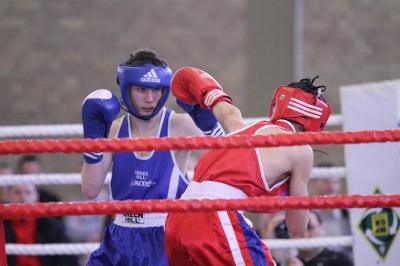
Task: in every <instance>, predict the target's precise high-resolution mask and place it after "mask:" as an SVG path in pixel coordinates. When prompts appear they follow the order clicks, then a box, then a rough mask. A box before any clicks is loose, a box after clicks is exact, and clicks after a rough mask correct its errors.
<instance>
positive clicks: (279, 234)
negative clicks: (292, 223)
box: [274, 219, 289, 238]
mask: <svg viewBox="0 0 400 266" xmlns="http://www.w3.org/2000/svg"><path fill="white" fill-rule="evenodd" d="M274 234H275V237H276V238H289V233H288V228H287V225H286V221H285V219H283V220H282V222H280V223H279V224H278V225H277V226H275V228H274Z"/></svg>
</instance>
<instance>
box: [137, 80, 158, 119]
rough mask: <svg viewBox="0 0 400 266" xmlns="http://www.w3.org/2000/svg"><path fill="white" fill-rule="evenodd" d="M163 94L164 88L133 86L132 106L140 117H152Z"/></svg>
mask: <svg viewBox="0 0 400 266" xmlns="http://www.w3.org/2000/svg"><path fill="white" fill-rule="evenodd" d="M162 92H163V91H162V87H159V88H143V87H139V86H132V87H131V90H130V93H131V102H132V105H133V107H134V108H135V110H136V111H137V112H138V113H139V114H140V115H142V116H148V115H151V114H153V112H154V110H155V109H156V107H157V104H158V102H159V101H160V99H161V97H162Z"/></svg>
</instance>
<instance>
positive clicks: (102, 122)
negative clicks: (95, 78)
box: [82, 89, 121, 164]
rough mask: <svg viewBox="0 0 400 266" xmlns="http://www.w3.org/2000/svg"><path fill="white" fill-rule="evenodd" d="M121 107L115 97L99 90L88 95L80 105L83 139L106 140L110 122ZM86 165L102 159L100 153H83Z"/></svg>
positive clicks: (108, 92)
mask: <svg viewBox="0 0 400 266" xmlns="http://www.w3.org/2000/svg"><path fill="white" fill-rule="evenodd" d="M120 108H121V105H120V103H119V100H118V98H117V96H115V95H114V94H113V93H111V92H110V91H108V90H105V89H100V90H96V91H94V92H92V93H91V94H89V95H88V96H87V97H86V98H85V100H84V101H83V104H82V123H83V137H84V138H85V139H98V138H107V136H108V133H109V132H110V127H111V124H112V122H113V121H114V120H115V118H117V116H118V114H119V110H120ZM83 159H84V160H85V162H86V163H89V164H94V163H98V162H100V161H101V160H102V159H103V153H102V152H85V153H84V154H83Z"/></svg>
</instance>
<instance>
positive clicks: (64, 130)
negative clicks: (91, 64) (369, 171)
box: [0, 115, 342, 138]
mask: <svg viewBox="0 0 400 266" xmlns="http://www.w3.org/2000/svg"><path fill="white" fill-rule="evenodd" d="M263 119H264V120H265V119H269V118H268V117H255V118H244V119H243V120H244V122H245V123H246V124H248V123H252V122H257V121H260V120H263ZM326 125H327V126H340V125H342V116H341V115H331V116H330V117H329V120H328V122H327V124H326ZM70 135H76V136H78V135H79V136H82V135H83V127H82V124H66V125H30V126H26V125H23V126H22V125H21V126H1V127H0V138H11V137H28V136H36V137H37V136H70Z"/></svg>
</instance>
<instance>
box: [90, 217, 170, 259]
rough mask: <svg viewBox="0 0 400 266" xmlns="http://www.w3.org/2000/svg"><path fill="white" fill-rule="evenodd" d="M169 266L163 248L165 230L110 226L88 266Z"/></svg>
mask: <svg viewBox="0 0 400 266" xmlns="http://www.w3.org/2000/svg"><path fill="white" fill-rule="evenodd" d="M99 265H101V266H108V265H109V266H149V265H159V266H163V265H168V262H167V258H166V254H165V247H164V227H162V226H160V227H147V228H134V229H133V228H129V227H122V226H118V225H116V224H114V223H111V224H109V225H108V226H107V227H106V228H105V229H104V236H103V241H102V243H101V244H100V247H99V248H98V249H97V250H95V251H93V253H92V254H91V255H90V258H89V260H88V262H87V264H86V266H99Z"/></svg>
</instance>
